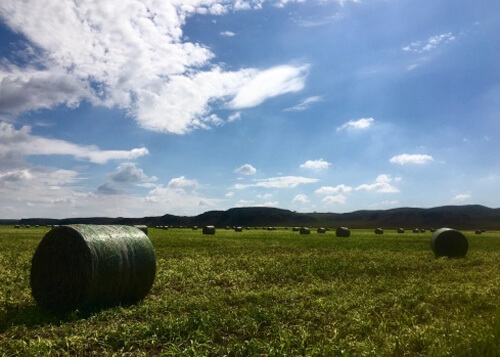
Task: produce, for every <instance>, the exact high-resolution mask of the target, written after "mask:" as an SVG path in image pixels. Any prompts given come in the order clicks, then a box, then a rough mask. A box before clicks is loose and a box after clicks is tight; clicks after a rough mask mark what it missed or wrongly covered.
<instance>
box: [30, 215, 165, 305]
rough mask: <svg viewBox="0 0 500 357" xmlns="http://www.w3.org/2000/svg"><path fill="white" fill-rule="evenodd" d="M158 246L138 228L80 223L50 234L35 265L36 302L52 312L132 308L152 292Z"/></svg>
mask: <svg viewBox="0 0 500 357" xmlns="http://www.w3.org/2000/svg"><path fill="white" fill-rule="evenodd" d="M155 274H156V258H155V252H154V248H153V245H152V244H151V241H150V240H149V238H148V237H147V236H146V235H145V234H144V232H143V231H141V230H140V229H138V228H136V227H133V226H105V225H102V226H99V225H86V224H75V225H69V226H60V227H57V228H53V229H52V230H50V231H49V232H48V233H47V234H46V235H45V236H44V238H43V239H42V241H41V242H40V244H39V246H38V248H37V249H36V251H35V254H34V256H33V259H32V262H31V277H30V282H31V290H32V295H33V297H34V298H35V301H36V302H37V304H38V305H39V306H41V307H43V308H46V309H48V310H52V311H65V310H73V309H76V308H82V307H83V308H94V307H102V306H112V305H117V304H131V303H136V302H138V301H140V300H142V299H143V298H144V297H145V296H146V295H147V294H148V292H149V290H151V287H152V285H153V281H154V278H155Z"/></svg>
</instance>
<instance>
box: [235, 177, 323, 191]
mask: <svg viewBox="0 0 500 357" xmlns="http://www.w3.org/2000/svg"><path fill="white" fill-rule="evenodd" d="M318 181H319V180H318V179H312V178H307V177H300V176H280V177H271V178H268V179H263V180H254V183H251V184H236V185H234V188H235V189H237V190H242V189H245V188H249V187H264V188H294V187H297V186H298V185H300V184H307V183H315V182H318Z"/></svg>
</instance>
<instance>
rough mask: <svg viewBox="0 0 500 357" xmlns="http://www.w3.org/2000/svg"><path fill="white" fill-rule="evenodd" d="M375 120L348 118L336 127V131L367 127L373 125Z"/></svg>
mask: <svg viewBox="0 0 500 357" xmlns="http://www.w3.org/2000/svg"><path fill="white" fill-rule="evenodd" d="M374 122H375V120H374V119H373V118H361V119H358V120H349V121H348V122H347V123H344V124H342V125H341V126H339V127H338V128H337V131H342V130H363V129H368V128H369V127H371V126H372V125H373V123H374Z"/></svg>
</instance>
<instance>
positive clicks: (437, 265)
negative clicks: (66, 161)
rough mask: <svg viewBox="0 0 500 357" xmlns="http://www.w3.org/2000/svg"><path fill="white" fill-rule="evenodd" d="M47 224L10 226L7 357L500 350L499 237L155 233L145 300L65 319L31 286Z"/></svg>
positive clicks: (5, 240) (2, 259)
mask: <svg viewBox="0 0 500 357" xmlns="http://www.w3.org/2000/svg"><path fill="white" fill-rule="evenodd" d="M47 229H48V228H45V227H43V228H30V229H23V228H20V229H14V228H10V227H0V267H1V268H0V269H1V270H0V356H18V355H30V356H48V355H82V356H83V355H85V356H92V355H95V356H101V355H131V356H151V355H165V356H172V355H176V356H177V355H179V356H223V355H228V356H255V355H261V356H297V355H306V356H325V355H326V356H500V232H487V233H485V234H482V235H478V236H476V235H475V234H474V231H470V232H464V233H465V235H466V237H467V238H468V240H469V253H468V254H467V257H466V258H465V259H448V258H435V257H434V255H433V254H432V251H431V249H430V246H429V238H430V233H425V234H414V233H411V231H410V232H408V233H405V234H397V233H396V232H395V231H394V232H392V231H389V230H385V233H384V234H383V235H375V234H374V233H373V230H352V231H351V237H350V238H337V237H335V233H334V232H333V231H329V232H327V233H326V234H317V233H316V232H315V230H314V231H313V232H312V233H311V235H300V234H299V233H298V232H292V231H291V230H277V231H265V230H244V231H243V232H238V233H235V232H234V231H225V230H221V229H219V230H217V233H216V235H215V236H207V235H203V234H202V232H201V230H198V231H193V230H191V229H169V230H160V229H149V236H150V238H151V240H152V242H153V245H154V246H155V250H156V255H157V265H158V267H157V268H158V269H157V276H156V281H155V284H154V286H153V289H152V290H151V292H150V294H149V295H148V296H147V297H146V299H145V300H144V301H142V302H141V303H139V304H138V305H133V306H128V307H121V306H117V307H114V308H110V309H105V310H100V311H75V312H72V313H71V314H68V315H65V316H55V315H51V314H49V313H46V312H44V311H43V310H41V309H39V308H38V307H37V306H36V304H35V303H34V301H33V299H32V297H31V295H30V293H31V291H30V287H29V271H30V266H31V263H30V260H31V257H32V255H33V253H34V251H35V249H36V247H37V245H38V243H39V241H40V240H41V238H42V237H43V235H44V234H45V233H46V232H47Z"/></svg>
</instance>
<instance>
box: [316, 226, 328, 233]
mask: <svg viewBox="0 0 500 357" xmlns="http://www.w3.org/2000/svg"><path fill="white" fill-rule="evenodd" d="M317 232H318V233H326V228H323V227H320V228H318V229H317Z"/></svg>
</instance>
